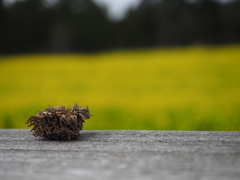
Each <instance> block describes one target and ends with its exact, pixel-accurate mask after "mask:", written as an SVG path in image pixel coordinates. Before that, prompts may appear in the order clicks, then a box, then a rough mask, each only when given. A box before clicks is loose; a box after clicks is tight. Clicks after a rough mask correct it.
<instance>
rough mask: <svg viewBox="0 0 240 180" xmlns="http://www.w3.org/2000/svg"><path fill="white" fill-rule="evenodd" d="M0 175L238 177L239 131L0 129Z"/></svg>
mask: <svg viewBox="0 0 240 180" xmlns="http://www.w3.org/2000/svg"><path fill="white" fill-rule="evenodd" d="M0 161H1V162H0V179H1V180H5V179H6V180H8V179H9V180H10V179H11V180H12V179H18V180H23V179H24V180H30V179H31V180H32V179H33V180H38V179H39V180H40V179H41V180H42V179H44V178H45V179H49V180H55V179H56V180H63V179H85V180H88V179H89V180H90V179H93V180H95V179H104V180H110V179H117V180H118V179H140V180H141V179H144V180H145V179H146V180H148V179H170V180H175V179H176V180H190V179H196V180H208V179H209V180H210V179H211V180H215V179H216V180H222V179H233V180H235V179H236V180H239V179H240V132H200V131H195V132H192V131H128V130H122V131H81V137H80V138H79V139H78V140H74V141H50V140H44V139H42V138H36V137H34V136H32V135H31V133H30V132H29V130H3V129H2V130H0Z"/></svg>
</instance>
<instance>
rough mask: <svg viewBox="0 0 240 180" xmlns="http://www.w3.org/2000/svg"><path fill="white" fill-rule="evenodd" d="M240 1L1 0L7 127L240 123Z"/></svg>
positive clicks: (0, 87) (0, 75) (1, 120)
mask: <svg viewBox="0 0 240 180" xmlns="http://www.w3.org/2000/svg"><path fill="white" fill-rule="evenodd" d="M239 12H240V1H239V0H235V1H234V0H0V80H1V82H0V100H1V101H0V102H1V103H0V128H27V125H26V124H24V123H25V122H26V121H27V120H28V118H29V117H30V116H32V115H35V114H37V113H38V111H39V110H44V109H45V108H46V107H48V106H49V105H50V106H54V107H56V106H59V105H66V106H67V107H68V106H69V107H71V106H72V105H73V104H74V103H75V102H76V103H78V105H80V106H88V107H89V109H90V111H91V114H93V116H92V117H91V119H89V120H87V122H86V123H85V124H84V129H152V130H210V131H211V130H216V131H239V130H240V15H239Z"/></svg>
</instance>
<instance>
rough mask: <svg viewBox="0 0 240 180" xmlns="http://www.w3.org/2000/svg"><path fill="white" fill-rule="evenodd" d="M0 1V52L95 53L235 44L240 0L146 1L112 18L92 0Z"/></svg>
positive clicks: (239, 25)
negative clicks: (221, 0) (220, 0)
mask: <svg viewBox="0 0 240 180" xmlns="http://www.w3.org/2000/svg"><path fill="white" fill-rule="evenodd" d="M43 2H44V1H42V0H25V1H19V2H17V3H15V4H14V5H12V6H9V7H5V6H4V5H3V2H2V0H0V54H15V53H42V52H46V53H49V52H50V53H55V52H56V53H57V52H86V53H89V52H96V51H104V50H112V49H122V48H124V49H125V48H139V47H140V48H142V47H155V46H179V45H192V44H234V43H239V42H240V33H239V32H240V16H239V11H240V1H239V0H237V1H233V2H231V3H226V4H220V3H218V2H216V1H213V0H197V1H196V2H195V3H188V1H186V0H159V1H157V0H155V1H154V3H152V2H153V1H150V0H145V1H142V3H141V5H140V6H139V7H138V8H137V9H136V10H131V11H129V12H128V14H127V16H126V17H125V18H124V19H123V20H121V21H119V22H112V21H109V19H108V18H107V16H106V12H105V10H104V9H101V8H99V7H98V6H97V5H96V4H95V3H93V2H92V1H91V0H60V1H59V3H57V4H55V5H54V6H50V7H49V6H46V5H45V4H44V3H43Z"/></svg>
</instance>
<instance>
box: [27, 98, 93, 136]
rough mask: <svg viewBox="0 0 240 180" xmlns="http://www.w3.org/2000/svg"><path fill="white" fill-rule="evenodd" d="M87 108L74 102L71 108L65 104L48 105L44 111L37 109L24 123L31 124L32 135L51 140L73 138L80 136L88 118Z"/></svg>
mask: <svg viewBox="0 0 240 180" xmlns="http://www.w3.org/2000/svg"><path fill="white" fill-rule="evenodd" d="M90 116H91V115H90V112H89V110H88V107H87V108H83V107H79V106H78V105H77V104H76V103H75V104H74V105H73V107H72V108H70V109H66V108H65V106H59V107H57V108H54V107H48V108H46V111H39V113H38V114H37V115H35V116H31V117H30V118H29V119H28V121H27V122H26V124H28V127H30V126H33V128H32V130H31V132H32V134H33V135H34V136H36V137H37V136H39V137H44V138H45V139H51V140H73V139H77V138H78V137H79V136H80V133H79V131H80V130H82V127H83V123H84V120H85V119H89V118H90Z"/></svg>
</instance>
